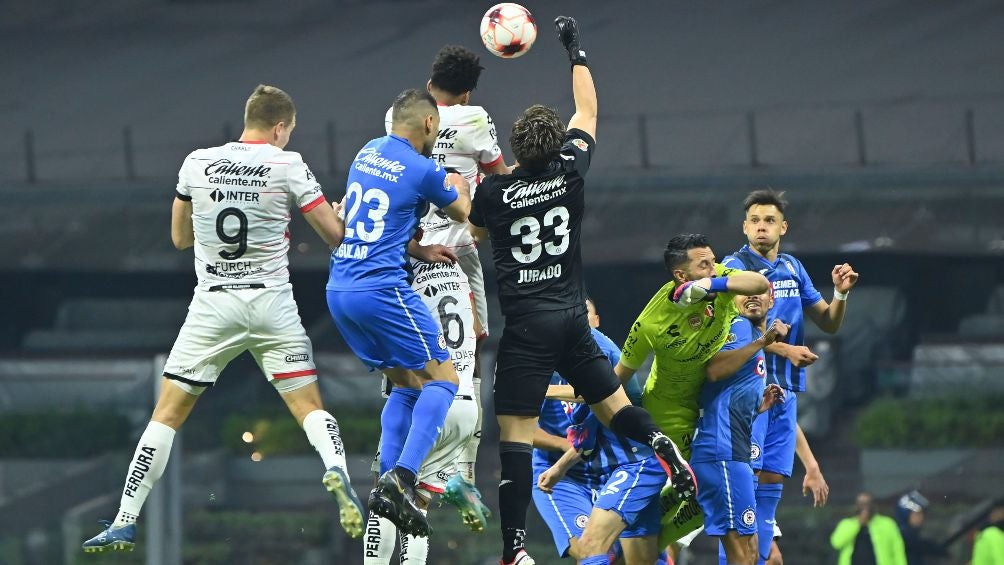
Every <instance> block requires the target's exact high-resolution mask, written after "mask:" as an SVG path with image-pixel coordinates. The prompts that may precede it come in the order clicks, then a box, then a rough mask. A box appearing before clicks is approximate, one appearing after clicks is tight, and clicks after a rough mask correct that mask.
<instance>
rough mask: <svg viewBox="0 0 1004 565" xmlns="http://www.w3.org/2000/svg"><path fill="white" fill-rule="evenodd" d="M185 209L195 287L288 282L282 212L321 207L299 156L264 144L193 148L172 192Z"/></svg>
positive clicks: (320, 198)
mask: <svg viewBox="0 0 1004 565" xmlns="http://www.w3.org/2000/svg"><path fill="white" fill-rule="evenodd" d="M175 190H176V191H177V196H178V198H180V199H181V200H190V201H191V202H192V224H193V228H194V231H195V272H196V273H197V275H198V280H199V282H198V288H201V289H203V290H206V289H209V288H211V287H214V286H219V285H233V286H234V287H235V288H240V287H242V286H246V285H252V284H253V285H261V284H263V285H265V286H278V285H283V284H286V283H288V282H289V270H288V266H289V259H288V257H287V252H288V251H289V232H288V231H287V228H288V226H289V210H290V206H296V207H298V208H299V209H300V212H308V211H309V210H311V209H313V208H314V207H315V206H319V205H322V204H325V205H326V204H327V201H326V200H325V198H324V194H323V193H322V192H321V185H320V184H318V183H317V180H316V179H315V178H314V175H313V174H312V173H311V172H310V169H308V168H307V165H306V164H305V163H304V162H303V158H302V157H301V156H300V154H299V153H296V152H294V151H283V150H282V149H279V148H278V147H276V146H274V145H270V144H267V143H265V142H239V141H235V142H232V143H227V144H226V145H222V146H220V147H211V148H208V149H197V150H195V151H193V152H192V153H191V154H189V155H188V157H187V158H186V159H185V162H184V163H183V164H182V166H181V170H180V171H179V172H178V186H177V188H176V189H175Z"/></svg>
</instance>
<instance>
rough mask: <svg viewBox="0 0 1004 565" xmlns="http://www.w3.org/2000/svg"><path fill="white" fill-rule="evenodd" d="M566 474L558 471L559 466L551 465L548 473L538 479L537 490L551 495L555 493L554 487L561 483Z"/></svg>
mask: <svg viewBox="0 0 1004 565" xmlns="http://www.w3.org/2000/svg"><path fill="white" fill-rule="evenodd" d="M564 476H565V473H563V472H561V470H560V469H558V466H557V465H551V466H550V467H549V468H548V469H547V470H546V471H544V472H543V473H541V474H540V476H539V477H537V488H539V489H540V490H542V491H544V492H546V493H548V494H550V493H551V492H553V491H554V485H556V484H558V483H559V482H561V479H562V478H563V477H564Z"/></svg>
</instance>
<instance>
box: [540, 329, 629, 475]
mask: <svg viewBox="0 0 1004 565" xmlns="http://www.w3.org/2000/svg"><path fill="white" fill-rule="evenodd" d="M592 334H593V339H595V340H596V344H597V345H599V346H600V350H601V351H603V353H604V354H605V355H606V356H607V358H608V359H610V364H611V365H616V364H617V362H618V361H619V360H620V357H621V350H620V347H618V346H617V344H615V343H614V342H613V341H612V340H611V339H610V338H609V337H607V336H606V335H604V334H603V332H601V331H600V330H597V329H595V328H594V329H593V330H592ZM631 380H632V383H633V384H634V387H633V388H634V389H635V390H637V392H638V394H637V397H638V399H637V400H638V402H639V403H640V398H641V394H640V393H641V387H640V386H638V382H637V380H635V378H634V377H632V378H631ZM632 383H629V385H630V384H632ZM551 384H553V385H567V384H568V381H567V380H565V379H564V378H562V376H561V375H559V374H558V373H554V375H552V376H551ZM625 389H631V387H625ZM629 396H630V394H629ZM634 401H635V399H634V398H632V402H634ZM582 407H584V408H585V412H586V413H587V414H588V413H589V407H588V406H587V405H584V404H578V403H575V402H564V401H559V400H545V401H544V403H543V404H542V405H541V407H540V419H539V420H537V425H538V426H539V427H540V428H541V429H542V430H544V431H545V432H547V433H549V434H551V435H556V436H561V437H565V435H566V431H567V430H568V426H571V425H572V424H576V423H581V422H577V421H575V420H574V419H573V418H574V416H575V415H576V413H577V412H579V411H580V410H581V408H582ZM584 417H585V415H581V416H580V419H581V418H584ZM623 441H628V440H623ZM646 449H647V448H646ZM560 457H561V453H559V452H557V451H549V450H546V449H534V450H533V465H534V467H535V468H537V469H540V470H543V469H547V468H548V467H550V466H551V465H553V464H555V463H556V462H557V461H558V459H559V458H560ZM598 460H599V457H594V458H593V459H591V460H590V461H589V462H581V463H578V464H576V465H575V466H574V467H572V468H571V469H569V470H568V472H567V473H566V474H565V477H566V478H568V479H571V480H573V481H577V482H579V483H582V484H584V485H586V486H589V487H590V488H598V487H599V486H601V485H602V484H603V482H602V479H603V473H602V471H601V469H600V466H599V465H598V464H597V463H598Z"/></svg>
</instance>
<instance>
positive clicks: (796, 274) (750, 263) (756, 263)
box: [722, 245, 823, 392]
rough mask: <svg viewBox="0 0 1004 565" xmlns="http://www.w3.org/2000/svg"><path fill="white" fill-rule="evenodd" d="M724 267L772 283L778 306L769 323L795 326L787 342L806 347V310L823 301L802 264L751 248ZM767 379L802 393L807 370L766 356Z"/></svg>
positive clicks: (789, 257)
mask: <svg viewBox="0 0 1004 565" xmlns="http://www.w3.org/2000/svg"><path fill="white" fill-rule="evenodd" d="M722 264H723V265H725V266H727V267H731V268H733V269H742V270H746V271H752V270H755V271H758V272H759V273H760V274H762V275H763V276H765V277H767V280H769V281H770V284H771V288H773V289H774V307H773V308H771V309H770V313H769V316H768V319H767V323H768V324H770V323H771V322H773V321H774V320H781V321H782V322H784V323H785V324H789V325H790V326H791V330H790V331H789V332H788V337H787V338H786V339H785V340H784V341H785V342H786V343H790V344H791V345H805V326H804V318H803V311H804V310H805V309H806V308H810V307H812V306H813V305H814V304H816V303H817V302H819V301H820V300H822V299H823V297H822V295H820V294H819V291H817V290H816V287H815V286H813V285H812V279H810V278H809V274H808V273H807V272H806V271H805V267H804V266H802V263H801V261H799V260H798V259H796V258H794V257H792V256H791V255H788V254H786V253H779V254H778V256H777V259H776V260H775V261H773V262H771V261H768V260H767V259H765V258H764V257H763V256H761V255H760V254H759V253H757V252H756V251H753V250H752V249H751V248H750V246H749V245H744V246H743V248H742V249H740V250H739V251H737V252H735V253H733V254H732V255H729V256H728V257H726V258H725V259H724V260H723V261H722ZM766 359H767V376H768V378H769V379H771V382H776V383H777V384H779V385H781V387H782V388H785V389H788V390H791V391H795V392H802V391H804V390H805V367H795V366H794V365H792V364H791V361H789V360H788V359H787V358H785V357H782V356H780V355H774V354H772V353H766Z"/></svg>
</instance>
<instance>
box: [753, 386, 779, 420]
mask: <svg viewBox="0 0 1004 565" xmlns="http://www.w3.org/2000/svg"><path fill="white" fill-rule="evenodd" d="M783 402H784V389H783V388H781V387H780V386H778V385H776V384H773V383H772V384H769V385H767V388H765V389H763V400H761V401H760V408H758V409H757V413H760V414H762V413H764V412H766V411H768V410H770V408H771V406H774V405H775V404H781V403H783Z"/></svg>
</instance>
